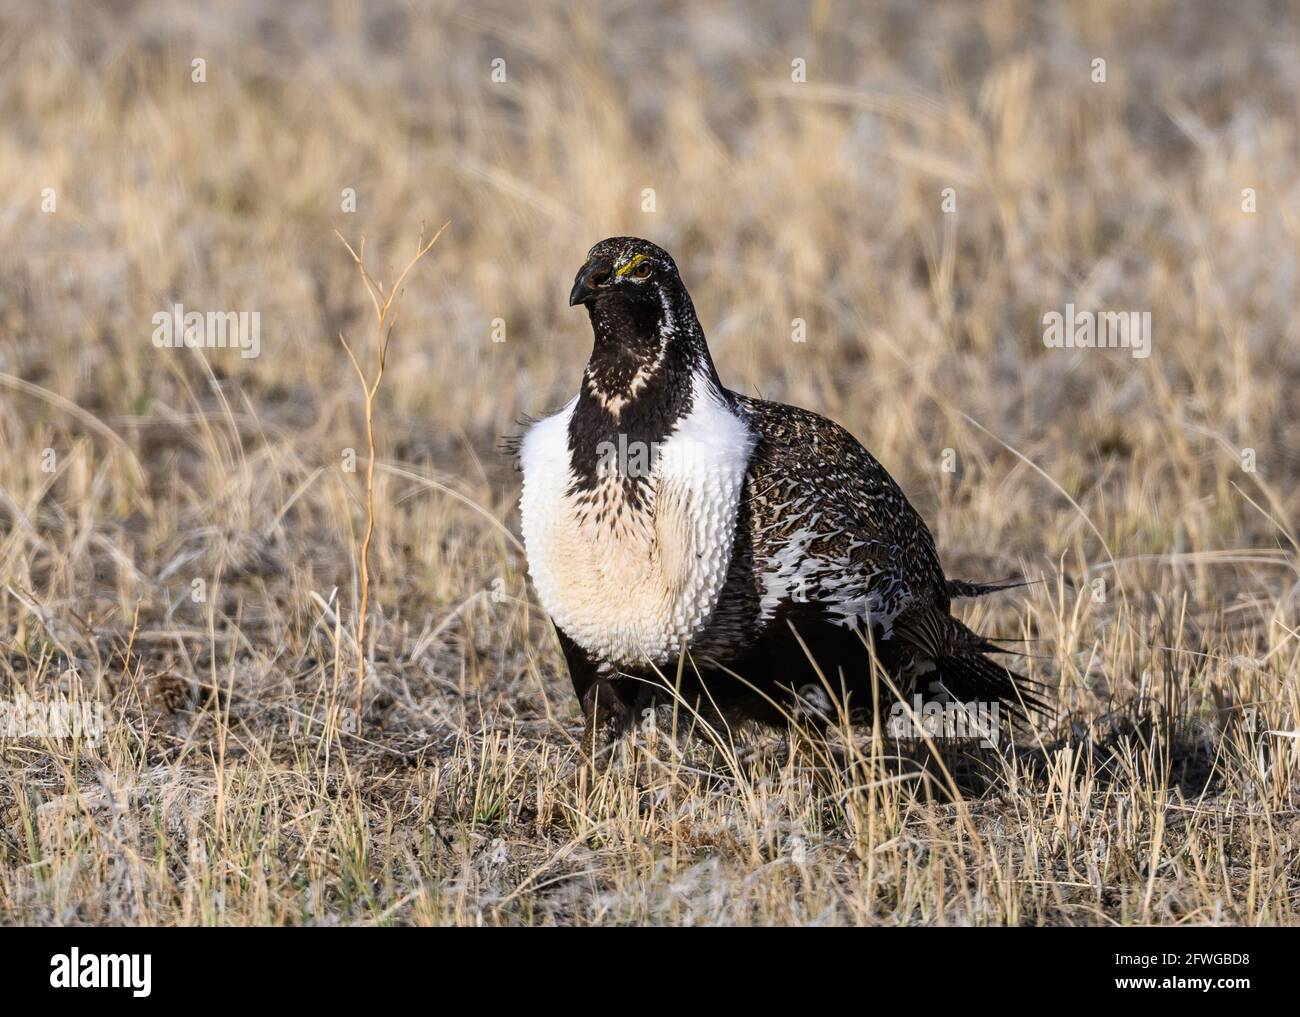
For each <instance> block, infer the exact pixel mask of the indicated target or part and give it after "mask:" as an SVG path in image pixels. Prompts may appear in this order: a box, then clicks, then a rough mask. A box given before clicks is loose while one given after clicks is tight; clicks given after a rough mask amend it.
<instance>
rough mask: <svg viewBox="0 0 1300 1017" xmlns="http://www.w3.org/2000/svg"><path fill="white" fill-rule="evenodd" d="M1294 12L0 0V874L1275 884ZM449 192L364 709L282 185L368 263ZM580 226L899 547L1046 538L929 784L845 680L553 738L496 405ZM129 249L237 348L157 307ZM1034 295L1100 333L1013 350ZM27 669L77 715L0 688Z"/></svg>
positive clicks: (380, 888) (192, 918)
mask: <svg viewBox="0 0 1300 1017" xmlns="http://www.w3.org/2000/svg"><path fill="white" fill-rule="evenodd" d="M1297 40H1300V12H1298V11H1297V8H1296V6H1295V4H1264V3H1252V2H1246V3H1239V4H1233V5H1215V4H1209V3H1206V4H1182V3H1153V4H1132V3H1120V2H1100V3H1098V2H1083V0H1080V2H1078V3H1067V2H1058V3H1046V4H1034V3H1023V4H1019V3H995V4H989V5H983V6H981V5H968V4H961V3H951V4H938V5H930V4H925V5H917V6H916V7H915V8H913V7H912V6H911V5H909V4H905V3H887V4H863V5H858V4H850V3H846V2H835V3H814V4H812V5H811V6H809V7H799V6H798V5H790V4H781V3H776V2H775V0H773V2H770V3H764V4H759V5H757V6H754V5H750V6H748V7H742V5H740V4H734V5H733V4H722V3H718V4H704V5H694V4H692V5H688V4H684V3H683V4H676V3H666V4H644V3H611V4H600V5H592V6H591V7H590V8H587V9H583V8H577V9H575V8H574V6H573V5H569V4H563V5H561V4H555V5H550V4H546V3H542V4H519V5H513V4H507V3H500V2H489V3H483V4H475V5H472V6H470V5H465V6H461V5H455V4H451V3H442V2H432V3H427V2H414V3H409V4H408V3H399V2H384V3H375V4H369V3H368V4H364V5H363V4H360V3H351V2H342V0H341V2H338V3H332V4H307V3H277V4H266V5H262V4H257V3H230V4H220V5H217V4H214V5H211V6H207V5H201V4H196V5H175V4H171V3H163V2H157V3H151V2H138V3H135V2H121V3H114V4H106V5H99V6H96V5H80V4H62V3H55V4H50V5H27V4H12V5H5V6H4V7H3V8H0V122H2V123H3V125H4V126H3V130H0V193H3V195H4V200H3V204H2V205H0V693H2V697H0V698H3V701H4V703H5V707H6V714H5V720H6V723H8V724H9V727H8V729H7V731H4V732H0V737H3V742H2V743H0V817H2V818H3V823H2V824H0V920H3V921H4V922H6V923H37V924H48V923H56V924H76V923H127V924H137V923H146V924H164V925H165V924H193V923H209V924H235V925H239V924H253V923H275V924H279V923H291V924H301V923H313V924H335V923H338V924H354V923H355V924H434V923H462V924H510V925H548V924H580V925H587V924H627V923H652V924H759V923H762V924H854V923H860V924H964V923H974V924H1055V925H1060V924H1087V925H1102V924H1128V923H1161V924H1163V923H1246V924H1293V923H1295V922H1296V919H1297V887H1298V886H1300V872H1297V859H1298V858H1300V843H1298V842H1300V812H1298V811H1297V807H1298V805H1300V734H1298V733H1297V729H1300V721H1298V720H1297V716H1298V715H1300V639H1298V638H1297V627H1298V626H1300V594H1297V589H1300V586H1298V582H1300V579H1298V577H1300V545H1298V544H1297V523H1298V517H1300V493H1298V491H1297V478H1298V477H1300V440H1298V439H1300V427H1298V426H1297V425H1298V424H1300V411H1298V410H1297V402H1296V392H1297V388H1298V386H1300V327H1298V326H1297V324H1296V320H1297V319H1296V314H1295V308H1296V293H1297V270H1298V263H1297V262H1298V259H1297V252H1298V251H1300V178H1298V177H1297V175H1296V166H1297V165H1300V133H1298V132H1300V127H1298V124H1300V117H1298V116H1297V112H1298V111H1297V96H1300V43H1298V42H1297ZM1098 60H1102V61H1104V64H1100V65H1099V64H1098V63H1097V62H1096V61H1098ZM195 61H202V63H201V64H196V62H195ZM1099 71H1100V73H1101V80H1099V79H1098V73H1099ZM198 78H201V79H202V80H196V79H198ZM801 78H802V80H799V79H801ZM353 202H354V204H353ZM444 222H450V226H449V227H448V229H447V232H446V233H445V234H444V235H443V237H442V238H441V239H440V240H439V242H438V244H437V245H436V246H435V248H434V249H433V251H432V252H431V253H430V254H429V256H428V257H427V258H426V259H425V260H424V261H423V262H422V263H421V264H420V265H418V266H417V267H416V269H414V270H413V271H412V273H411V275H410V276H409V277H408V280H407V283H406V286H405V289H404V292H403V293H402V295H401V297H400V301H399V305H398V306H399V314H398V322H397V326H396V329H395V331H394V332H393V338H392V346H391V353H390V356H389V361H388V368H387V373H386V376H385V380H384V383H383V387H382V389H381V390H380V393H379V395H378V400H377V402H378V408H377V411H376V418H375V419H376V427H377V432H378V443H379V445H378V456H377V460H376V463H375V497H376V503H377V509H378V518H377V520H376V525H377V530H376V536H375V543H374V547H373V563H374V581H373V583H372V587H371V591H370V592H371V598H370V599H371V614H370V625H369V629H368V631H367V634H366V643H367V645H366V648H365V653H366V655H367V657H368V659H369V662H370V663H369V666H370V674H369V678H368V680H367V683H366V687H365V708H364V718H363V721H362V724H361V726H360V729H359V730H358V729H357V725H356V723H355V717H354V716H353V715H352V697H353V688H354V681H355V676H356V674H357V668H358V661H357V658H356V655H355V652H354V649H353V643H352V636H353V633H354V632H355V629H356V623H357V617H358V600H359V590H358V583H357V573H358V561H359V550H360V541H361V536H362V533H363V529H364V526H365V513H364V508H363V502H364V495H365V488H364V476H365V466H366V443H365V430H364V418H363V415H362V410H361V405H362V404H361V397H360V391H359V388H358V385H357V380H356V378H355V377H354V375H353V373H352V370H351V368H350V366H349V364H348V361H347V358H346V355H345V354H344V352H343V349H342V347H341V345H340V343H339V341H338V335H339V333H343V334H344V335H345V336H347V338H348V340H349V342H350V343H351V344H352V345H353V346H354V348H355V349H357V351H358V354H359V356H361V357H362V359H363V360H365V359H366V358H368V357H371V356H373V350H374V346H373V343H374V341H375V338H374V335H373V329H372V326H371V316H372V311H371V308H370V305H369V301H368V298H367V295H366V293H365V290H364V288H363V287H362V284H361V281H360V279H359V277H358V275H357V272H356V268H355V266H354V265H353V264H352V262H351V259H350V258H349V256H348V254H347V251H346V249H345V248H344V246H343V244H342V243H340V241H339V239H338V238H337V237H335V235H334V231H336V230H337V231H338V232H339V233H340V234H342V236H343V237H344V238H346V239H347V240H348V241H349V242H351V243H354V244H356V243H359V242H360V240H361V238H362V237H364V238H365V240H366V261H367V263H368V264H369V266H370V268H371V270H372V272H373V273H374V274H375V276H376V277H378V278H379V279H381V280H384V279H386V280H390V281H391V280H392V279H393V278H394V277H395V275H396V272H397V271H400V268H401V266H402V265H404V264H405V263H406V261H407V259H408V258H409V257H410V255H411V254H412V253H413V252H414V250H415V248H416V245H417V243H418V240H419V237H420V236H421V234H422V232H423V234H424V236H426V237H427V236H429V235H430V233H431V231H432V230H434V229H436V228H437V227H438V226H440V225H441V224H442V223H444ZM621 233H631V234H637V235H642V236H646V237H648V238H649V239H652V240H654V241H656V242H658V243H660V244H662V245H663V246H665V247H667V248H668V249H669V250H670V251H672V252H673V254H674V255H675V257H676V259H677V261H678V264H679V265H680V266H681V269H682V272H683V275H684V277H685V279H686V281H687V284H688V286H689V287H690V288H691V291H692V293H693V295H694V297H695V300H696V303H697V305H698V308H699V311H700V315H701V319H702V321H703V323H704V326H705V329H706V331H707V333H708V335H709V337H710V343H711V347H712V350H713V354H714V358H715V360H716V362H717V364H718V368H719V371H720V373H721V374H722V377H723V379H724V381H725V382H727V383H728V384H729V385H730V387H732V388H733V389H736V390H738V391H742V392H746V393H755V392H760V393H761V394H762V395H764V396H765V397H767V398H775V399H780V400H783V401H787V402H792V403H796V404H798V405H802V406H806V407H809V408H811V409H815V410H817V411H819V412H822V413H824V414H826V415H828V416H831V417H833V418H835V419H836V420H838V421H839V422H841V423H842V424H844V425H845V426H847V427H848V428H849V429H850V430H852V431H853V432H854V433H855V434H856V435H857V436H858V437H859V438H860V439H861V440H862V441H863V442H864V443H865V444H866V445H867V446H868V447H869V448H870V449H871V450H872V451H873V452H874V453H875V454H876V456H877V457H878V458H879V459H880V460H881V461H882V462H883V463H884V464H885V465H886V466H887V467H888V469H889V470H890V471H891V472H892V473H893V474H894V476H895V477H896V478H897V479H898V480H899V482H900V483H901V485H902V486H903V488H904V490H905V491H907V493H908V495H909V496H910V497H911V499H912V500H913V502H914V503H915V504H916V505H917V507H918V508H919V509H920V510H921V511H922V513H923V514H924V515H925V517H926V518H927V520H929V522H930V524H931V526H932V529H933V531H934V533H935V536H936V539H937V541H938V544H939V548H940V552H941V555H942V557H943V560H944V563H945V565H946V567H947V568H948V571H949V573H950V574H953V575H957V576H961V577H963V578H972V579H974V578H983V579H997V578H1003V577H1006V576H1009V575H1016V574H1023V575H1025V576H1027V577H1029V578H1031V579H1035V580H1040V581H1039V582H1037V583H1036V584H1035V585H1032V586H1030V587H1028V588H1026V589H1024V590H1020V591H1016V592H1013V593H1008V594H1004V595H1001V596H999V597H997V598H995V599H993V600H989V601H987V602H980V603H972V604H968V605H966V606H964V607H963V611H964V612H965V614H964V616H965V617H966V619H967V620H968V621H969V622H971V623H972V624H974V625H976V626H977V627H980V628H982V629H984V630H986V631H990V632H993V633H996V634H999V635H1001V636H1003V637H1007V638H1011V639H1025V640H1028V642H1026V643H1025V644H1024V645H1025V650H1026V652H1027V654H1028V656H1027V657H1026V659H1025V660H1024V661H1023V662H1022V663H1023V665H1024V668H1025V669H1026V670H1027V672H1028V673H1029V674H1030V675H1031V676H1032V677H1034V678H1036V679H1038V680H1041V681H1044V682H1046V683H1048V684H1049V685H1050V686H1052V689H1053V691H1052V698H1053V700H1054V702H1056V703H1057V704H1058V707H1059V710H1060V716H1059V718H1058V719H1057V720H1055V721H1052V722H1048V723H1046V724H1045V725H1044V726H1043V727H1041V728H1040V730H1039V731H1038V732H1036V733H1035V734H1032V735H1028V736H1026V737H1025V738H1024V739H1023V740H1022V743H1021V744H1020V745H1018V746H1009V745H1006V744H1004V745H1003V746H1002V747H1001V750H1000V751H998V752H985V753H983V754H982V755H981V756H980V757H979V758H977V759H974V760H971V759H969V758H962V757H961V756H960V754H956V755H954V754H953V753H952V752H949V751H948V750H947V749H945V750H944V755H945V758H948V759H949V762H950V766H951V768H952V780H951V781H949V780H948V778H947V777H945V776H943V774H942V771H941V770H939V769H938V768H937V767H933V766H932V767H931V769H930V771H929V772H930V776H928V777H925V778H921V777H918V776H917V775H916V773H915V772H914V771H910V770H908V769H907V768H901V767H900V766H898V765H895V763H894V762H893V761H892V760H891V757H893V756H896V755H899V754H904V755H909V756H917V755H919V754H923V748H924V747H923V746H922V747H918V746H916V745H903V746H899V745H896V744H894V743H893V742H891V741H889V740H888V739H884V738H882V737H879V736H877V737H872V736H871V732H859V733H858V734H857V735H856V736H855V737H854V738H851V739H848V740H841V744H840V745H839V746H838V752H837V755H836V756H835V758H833V759H831V758H827V757H825V756H824V755H819V753H818V751H817V749H816V747H815V746H810V745H806V744H803V743H802V742H801V740H800V739H799V738H797V737H793V738H789V739H787V738H785V737H782V736H780V735H772V734H764V733H762V732H754V731H731V732H726V731H724V732H719V733H716V734H715V735H714V736H713V737H711V738H710V737H699V738H684V737H680V736H679V737H677V738H674V737H672V734H671V732H670V731H668V730H666V729H665V725H663V724H661V725H660V726H659V728H658V729H656V730H651V729H646V730H642V731H639V732H638V733H637V734H636V735H634V736H633V738H632V739H631V740H630V742H629V744H628V745H627V746H626V747H625V749H624V750H623V751H621V752H620V753H619V754H618V755H617V757H616V759H615V760H614V762H613V764H612V765H611V766H610V767H609V768H608V769H607V770H605V771H603V772H600V773H592V772H589V771H587V770H585V769H584V768H582V767H579V766H578V765H577V745H576V740H575V739H576V737H577V734H578V732H579V730H580V717H579V715H578V710H577V706H576V704H575V702H574V701H573V698H572V695H571V692H570V690H569V688H568V681H567V677H566V676H565V673H564V670H563V663H562V660H561V658H560V655H559V651H558V648H557V646H556V644H555V641H554V636H553V634H552V632H551V630H550V627H549V624H548V622H547V619H546V618H545V616H544V615H543V614H542V613H541V612H540V610H539V609H538V607H537V606H536V603H535V601H534V600H533V599H532V594H531V591H530V588H529V585H528V583H527V579H526V570H525V562H524V558H523V555H522V551H521V548H520V544H519V541H518V537H517V534H518V517H517V511H516V507H515V506H516V500H517V495H518V478H517V475H516V474H515V473H514V472H513V471H512V469H511V466H510V464H509V462H508V461H506V460H505V459H504V458H503V457H502V456H500V455H499V454H498V452H497V446H498V439H499V437H500V436H501V435H504V434H509V433H512V432H514V431H517V429H518V428H517V424H516V422H517V420H518V419H519V418H520V417H521V416H524V415H539V414H541V413H544V412H546V411H548V410H550V409H553V408H555V407H556V406H558V405H559V404H560V403H562V402H563V401H564V400H565V399H566V398H567V397H568V396H569V395H570V394H571V393H572V392H573V391H574V390H575V388H576V384H577V380H578V377H579V374H580V372H581V369H582V365H583V362H584V361H585V358H586V354H587V348H588V344H589V342H590V336H589V331H588V326H587V322H586V319H585V315H583V314H582V313H581V312H580V311H579V310H575V309H570V308H568V307H567V306H566V301H565V295H566V293H567V290H568V286H569V284H570V282H571V280H572V277H573V273H574V271H575V270H576V268H577V267H578V265H579V264H581V261H582V258H583V256H584V253H585V251H586V250H587V248H588V247H589V246H590V245H591V244H592V243H594V242H595V241H596V240H598V239H600V238H601V237H604V236H607V235H611V234H621ZM177 304H180V305H182V306H183V308H184V309H185V310H186V311H199V312H208V311H231V312H249V313H253V312H256V313H257V314H258V315H259V322H260V334H259V349H258V354H259V355H258V356H256V357H245V356H242V355H241V352H240V351H239V350H231V349H219V348H217V349H213V348H209V349H202V350H196V349H186V348H181V349H170V348H165V347H164V348H159V347H158V346H157V345H155V343H154V341H153V337H154V335H155V330H156V328H157V327H158V326H157V325H156V324H155V321H156V319H155V316H156V315H159V314H160V313H161V314H163V315H164V316H165V315H167V314H168V313H171V312H172V309H173V308H174V306H175V305H177ZM1067 304H1070V305H1073V306H1074V307H1075V308H1077V309H1081V310H1087V311H1120V310H1123V311H1136V312H1149V313H1150V315H1151V321H1152V333H1151V347H1150V355H1149V356H1147V357H1135V356H1133V355H1132V351H1131V350H1125V349H1109V350H1088V349H1053V348H1048V347H1047V346H1046V345H1045V343H1044V339H1043V335H1044V315H1046V314H1048V313H1049V312H1052V311H1061V312H1064V310H1065V308H1066V305H1067ZM796 319H798V320H799V321H801V322H802V323H803V325H802V328H803V331H802V333H800V331H799V326H798V325H796V324H795V321H796ZM798 338H802V339H804V340H805V341H802V342H800V341H795V340H796V339H798ZM354 464H355V469H351V467H352V466H353V465H354ZM32 704H36V705H32ZM51 704H54V706H55V707H60V704H62V705H61V707H60V708H62V709H64V710H65V711H68V710H70V711H72V712H73V714H74V715H76V716H83V715H84V716H85V717H87V718H88V719H89V720H90V721H92V722H94V723H93V724H92V730H91V731H90V732H86V733H83V735H82V736H80V737H66V736H63V735H64V734H66V732H63V733H60V732H56V731H52V730H50V729H46V730H44V731H41V730H37V731H35V732H34V733H29V732H28V731H27V729H26V728H24V727H23V725H22V724H17V725H15V723H14V718H17V717H20V716H21V717H22V718H25V719H31V718H32V717H35V718H36V719H38V720H39V719H40V718H42V717H44V718H47V719H48V718H49V717H50V716H51V710H52V709H53V707H52V706H51ZM69 704H70V705H69ZM29 708H30V710H29ZM42 711H43V712H42ZM77 711H85V712H84V714H83V713H78V712H77ZM99 711H102V714H101V713H100V712H99ZM101 716H102V730H100V729H99V728H96V727H95V724H98V718H100V717H101ZM37 727H38V728H39V727H40V725H37ZM95 730H99V733H100V735H101V736H100V737H98V738H92V737H89V736H88V735H89V734H91V733H93V732H94V731H95Z"/></svg>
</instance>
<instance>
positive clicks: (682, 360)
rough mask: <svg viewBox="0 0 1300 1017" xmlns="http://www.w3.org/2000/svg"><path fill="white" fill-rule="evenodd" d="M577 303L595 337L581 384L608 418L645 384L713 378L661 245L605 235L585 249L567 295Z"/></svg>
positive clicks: (686, 298) (691, 309)
mask: <svg viewBox="0 0 1300 1017" xmlns="http://www.w3.org/2000/svg"><path fill="white" fill-rule="evenodd" d="M569 304H570V306H577V305H578V304H582V305H583V306H585V307H586V308H587V313H588V315H589V316H590V317H591V330H592V333H593V334H594V337H595V344H594V346H593V348H592V353H591V360H590V362H589V363H588V365H587V376H586V382H587V387H588V389H589V390H590V392H591V394H592V395H593V396H595V397H596V398H597V399H598V400H599V401H600V402H601V403H602V404H603V405H605V406H606V408H607V409H610V410H611V412H612V413H613V414H614V416H616V417H617V416H618V412H619V408H621V407H622V406H625V405H627V404H628V403H629V402H631V401H632V400H633V399H635V398H636V397H637V396H638V394H639V393H640V392H641V391H642V390H644V389H646V388H647V387H658V385H660V384H669V385H672V384H674V383H675V382H687V381H689V376H690V375H691V374H692V373H695V372H703V373H704V374H706V375H707V376H710V377H711V378H716V374H715V372H714V370H713V364H712V362H711V360H710V359H709V353H708V349H707V348H706V346H705V342H704V333H703V331H702V330H701V329H700V323H699V319H698V318H696V316H695V305H694V304H693V303H692V302H691V296H690V294H689V293H687V292H686V286H685V285H684V284H683V283H682V278H681V276H680V275H679V274H678V272H677V265H676V263H674V261H673V259H672V256H671V255H669V253H668V252H667V251H665V250H664V249H663V248H662V247H658V246H656V245H655V244H652V243H650V241H648V240H641V239H639V238H638V237H610V238H609V239H607V240H602V241H601V242H600V243H598V244H597V245H596V246H595V247H593V248H592V249H591V250H590V251H589V252H588V253H587V261H586V263H585V264H584V265H583V266H582V268H580V269H579V270H578V277H577V278H576V279H575V280H574V282H573V290H572V291H571V292H570V293H569Z"/></svg>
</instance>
